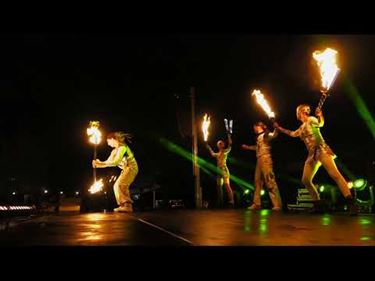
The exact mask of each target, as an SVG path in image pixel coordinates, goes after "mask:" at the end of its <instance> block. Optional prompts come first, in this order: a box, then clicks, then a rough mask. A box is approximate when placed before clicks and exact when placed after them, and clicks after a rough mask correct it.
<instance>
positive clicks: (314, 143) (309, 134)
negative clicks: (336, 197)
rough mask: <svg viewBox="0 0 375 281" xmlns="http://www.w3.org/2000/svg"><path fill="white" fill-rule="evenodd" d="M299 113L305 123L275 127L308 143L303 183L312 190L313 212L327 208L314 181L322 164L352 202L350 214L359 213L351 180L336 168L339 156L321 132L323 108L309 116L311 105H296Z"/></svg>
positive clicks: (300, 118) (297, 113)
mask: <svg viewBox="0 0 375 281" xmlns="http://www.w3.org/2000/svg"><path fill="white" fill-rule="evenodd" d="M296 115H297V119H298V120H299V121H301V122H302V125H301V126H300V127H299V128H298V129H297V130H296V131H289V130H286V129H284V128H282V127H281V126H279V125H278V124H277V123H274V127H275V128H277V129H278V130H280V131H281V132H283V133H284V134H287V135H288V136H291V137H300V138H301V140H302V141H303V142H304V143H305V145H306V148H307V151H308V156H307V159H306V162H305V166H304V168H303V175H302V184H303V185H304V186H305V187H306V188H307V189H308V190H309V192H310V195H311V197H312V198H313V200H314V201H313V203H314V211H315V212H322V211H324V202H322V201H321V200H320V196H319V193H318V191H317V189H316V187H315V185H314V184H313V182H312V181H313V178H314V176H315V174H316V172H317V171H318V169H319V167H320V166H321V165H323V167H324V168H325V170H326V171H327V172H328V174H329V175H330V177H331V178H332V179H333V180H334V181H335V182H336V184H337V186H338V187H339V188H340V191H341V193H342V195H343V196H344V197H345V199H346V201H347V203H348V205H349V211H350V215H357V214H358V206H357V205H356V204H355V200H354V198H353V197H352V195H351V193H350V190H349V186H348V183H347V182H346V180H345V179H344V177H343V176H342V175H341V173H340V172H339V170H338V169H337V167H336V164H335V161H334V159H335V158H336V155H335V154H334V153H333V151H332V150H331V148H330V147H329V146H328V145H327V144H326V142H325V141H324V139H323V136H322V134H321V133H320V128H321V127H323V125H324V117H323V113H322V111H321V110H319V109H317V110H316V111H315V115H316V117H314V116H310V106H309V105H307V104H301V105H299V106H298V107H297V110H296Z"/></svg>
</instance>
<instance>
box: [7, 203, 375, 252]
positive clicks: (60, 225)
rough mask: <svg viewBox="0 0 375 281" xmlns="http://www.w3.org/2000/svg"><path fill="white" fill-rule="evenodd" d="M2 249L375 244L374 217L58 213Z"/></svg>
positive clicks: (24, 226) (21, 229) (13, 234)
mask: <svg viewBox="0 0 375 281" xmlns="http://www.w3.org/2000/svg"><path fill="white" fill-rule="evenodd" d="M0 245H1V246H13V245H17V246H22V245H26V246H30V245H32V246H34V245H63V246H75V245H77V246H82V245H88V246H91V245H100V246H113V245H121V246H124V245H125V246H127V245H129V246H130V245H145V246H152V245H155V246H162V245H168V246H184V245H187V246H188V245H197V246H199V245H202V246H275V245H277V246H317V245H319V246H322V245H339V246H342V245H361V246H362V245H375V216H374V215H360V216H358V217H349V216H348V215H346V214H342V215H341V214H330V215H309V214H284V213H272V212H270V211H268V210H262V211H260V212H256V213H253V212H251V211H247V210H199V211H198V210H174V211H154V212H145V213H134V214H132V215H128V214H118V213H90V214H77V213H60V214H59V215H50V216H43V217H39V218H35V219H32V220H28V221H24V222H21V223H19V224H16V225H15V226H12V227H10V228H7V229H5V230H4V229H3V230H1V231H0Z"/></svg>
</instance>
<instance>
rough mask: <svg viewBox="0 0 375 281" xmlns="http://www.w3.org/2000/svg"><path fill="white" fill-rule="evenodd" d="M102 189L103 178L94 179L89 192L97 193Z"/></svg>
mask: <svg viewBox="0 0 375 281" xmlns="http://www.w3.org/2000/svg"><path fill="white" fill-rule="evenodd" d="M102 190H103V179H100V180H98V181H96V182H95V183H94V184H93V185H92V186H90V188H89V192H90V193H91V194H94V193H97V192H99V191H102Z"/></svg>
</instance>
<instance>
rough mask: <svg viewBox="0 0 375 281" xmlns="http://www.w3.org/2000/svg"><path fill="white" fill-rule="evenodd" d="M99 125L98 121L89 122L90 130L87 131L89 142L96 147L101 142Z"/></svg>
mask: <svg viewBox="0 0 375 281" xmlns="http://www.w3.org/2000/svg"><path fill="white" fill-rule="evenodd" d="M99 125H100V124H99V121H90V128H88V129H87V135H88V136H89V141H90V142H91V143H93V144H96V145H97V144H99V143H100V142H101V140H102V133H101V132H100V130H99Z"/></svg>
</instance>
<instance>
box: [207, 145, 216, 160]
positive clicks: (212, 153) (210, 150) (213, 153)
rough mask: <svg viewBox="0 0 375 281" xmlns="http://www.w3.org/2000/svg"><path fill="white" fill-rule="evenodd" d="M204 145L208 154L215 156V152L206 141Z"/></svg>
mask: <svg viewBox="0 0 375 281" xmlns="http://www.w3.org/2000/svg"><path fill="white" fill-rule="evenodd" d="M206 147H207V149H208V151H209V152H210V154H211V156H212V157H216V156H217V153H215V152H214V151H213V150H212V148H211V146H210V145H209V144H208V143H207V144H206Z"/></svg>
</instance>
